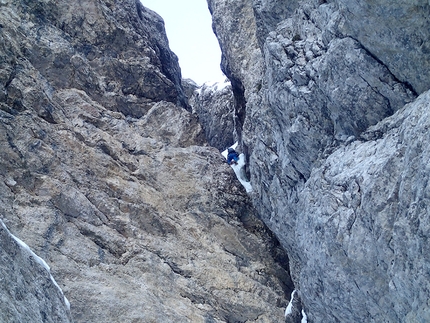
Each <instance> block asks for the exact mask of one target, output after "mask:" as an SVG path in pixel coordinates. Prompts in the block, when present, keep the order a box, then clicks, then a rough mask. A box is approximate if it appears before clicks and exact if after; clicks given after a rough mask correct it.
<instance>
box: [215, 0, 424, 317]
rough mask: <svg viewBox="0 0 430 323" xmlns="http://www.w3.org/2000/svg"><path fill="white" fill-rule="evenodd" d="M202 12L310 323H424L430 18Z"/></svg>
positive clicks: (227, 5)
mask: <svg viewBox="0 0 430 323" xmlns="http://www.w3.org/2000/svg"><path fill="white" fill-rule="evenodd" d="M208 4H209V8H210V9H211V12H212V15H213V22H214V31H215V33H216V35H217V37H218V39H219V42H220V45H221V48H222V50H223V57H224V59H223V66H224V67H223V69H224V72H225V73H226V75H227V76H228V77H229V78H230V79H231V80H232V87H233V91H234V93H235V96H236V97H242V101H241V102H242V104H239V105H238V106H237V107H236V111H237V112H238V118H240V119H241V121H242V124H243V129H242V132H241V135H242V143H241V144H242V145H243V147H245V150H246V151H247V153H248V159H249V171H250V174H251V184H252V186H253V188H254V191H255V192H254V195H253V203H254V205H255V206H256V208H257V210H258V212H259V214H260V216H261V217H262V218H263V220H264V221H265V223H266V224H267V225H268V226H269V227H270V228H271V229H272V230H273V232H275V234H276V235H277V237H278V238H279V240H280V241H281V244H282V245H283V246H284V247H285V248H286V249H287V251H288V255H289V258H290V265H291V274H292V277H293V281H294V284H295V287H296V288H297V289H298V290H299V291H300V296H301V299H302V303H303V304H302V305H303V308H304V310H305V312H306V313H307V314H308V320H309V321H310V322H363V321H366V322H399V321H403V322H427V321H429V320H430V313H429V311H428V310H427V308H428V296H427V295H428V290H429V284H428V281H429V277H430V273H429V271H428V268H429V264H430V259H429V256H428V254H429V253H428V252H427V247H425V245H426V241H427V240H428V233H426V228H427V227H428V225H429V220H428V219H427V217H426V214H428V213H427V198H428V192H429V186H428V182H427V180H426V178H427V175H426V170H427V169H428V162H427V158H426V155H427V154H428V149H427V148H425V146H426V145H425V143H426V142H427V141H428V139H429V138H428V136H427V131H426V130H423V129H426V127H427V126H428V112H427V109H428V103H427V101H426V98H428V95H429V94H428V93H427V92H425V91H426V90H427V89H429V88H430V84H429V82H430V73H429V71H430V69H428V68H426V66H428V63H429V62H428V53H427V49H428V46H429V44H430V43H429V37H430V32H429V30H430V28H429V20H428V18H427V16H428V4H421V5H418V4H417V3H411V2H400V3H399V2H396V3H393V2H390V1H384V0H381V1H376V2H375V1H361V2H360V3H356V2H353V1H342V0H338V1H300V2H299V1H281V0H279V1H278V0H254V1H251V0H241V1H234V3H233V2H226V1H222V0H208ZM239 13H240V14H239ZM247 64H249V65H247ZM418 94H422V95H421V96H420V97H419V99H417V100H416V101H414V100H415V99H416V97H417V95H418ZM411 102H414V103H411ZM426 107H427V108H426ZM418 125H419V126H418ZM420 129H421V130H420Z"/></svg>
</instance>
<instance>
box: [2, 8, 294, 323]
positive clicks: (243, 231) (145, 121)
mask: <svg viewBox="0 0 430 323" xmlns="http://www.w3.org/2000/svg"><path fill="white" fill-rule="evenodd" d="M0 8H1V10H0V65H1V68H0V217H1V219H2V220H3V221H4V223H5V224H6V225H7V227H8V228H9V230H10V231H11V232H12V233H13V234H14V235H16V236H17V237H18V238H20V239H21V240H23V241H24V242H25V243H27V244H28V245H29V246H30V248H32V249H33V250H34V251H35V252H36V254H38V255H39V256H41V257H42V258H43V259H45V260H46V262H47V263H48V264H49V266H50V267H51V271H52V275H53V277H54V278H55V279H56V281H57V282H58V284H59V286H60V287H61V288H62V290H63V292H64V293H65V295H66V297H67V298H68V299H69V301H70V303H71V316H72V318H73V321H74V322H85V323H87V322H136V323H137V322H202V323H203V322H205V323H207V322H280V321H282V320H283V317H284V309H285V307H286V305H287V302H288V299H287V296H288V295H289V293H290V292H291V289H292V284H291V280H290V277H289V273H288V271H287V268H288V258H287V256H286V254H285V252H284V251H283V249H282V248H281V247H280V246H279V243H278V242H277V240H276V239H275V238H274V237H273V235H272V234H271V233H270V232H269V231H268V230H267V229H266V227H265V226H264V225H263V223H262V222H261V221H260V220H259V219H258V218H257V217H256V216H255V211H254V209H253V208H252V207H251V203H250V200H249V198H248V196H247V194H246V192H245V190H244V189H243V188H242V187H241V185H240V184H239V183H238V182H237V181H236V180H235V177H234V173H233V171H232V170H231V169H230V167H229V166H228V165H226V163H225V161H224V159H223V157H222V156H221V155H220V154H219V152H218V150H217V149H215V148H211V147H210V146H209V145H208V144H207V141H206V139H205V133H204V131H203V130H202V127H201V125H200V124H199V123H198V120H197V118H196V116H195V115H193V114H192V113H191V112H190V111H191V108H190V107H189V105H188V102H187V100H186V95H185V91H184V89H183V86H182V84H181V75H180V69H179V66H178V62H177V59H176V56H175V55H174V54H173V53H172V52H171V51H170V49H169V48H168V42H167V39H166V36H165V33H164V25H163V21H162V19H161V18H160V17H159V16H158V15H157V14H155V13H154V12H152V11H150V10H148V9H146V8H144V7H143V6H142V5H141V4H140V2H139V1H135V0H126V1H114V0H82V1H66V0H55V1H54V0H43V1H28V0H22V1H21V0H20V1H15V0H13V1H12V0H2V1H0ZM0 233H1V232H0ZM1 234H3V233H1ZM9 240H10V239H9ZM5 243H6V244H7V245H8V247H7V248H4V247H3V240H2V248H1V250H0V253H1V257H2V259H5V258H4V257H6V253H7V252H8V250H9V242H5ZM10 248H12V247H10ZM16 261H18V259H16ZM16 266H18V265H17V264H16ZM27 269H28V268H27ZM1 270H2V273H1V274H2V275H1V276H2V281H4V282H5V283H7V282H8V280H3V279H9V278H5V276H7V275H5V269H4V268H3V267H1ZM29 270H31V268H30V269H29ZM22 276H23V277H24V278H23V279H28V277H30V276H28V277H27V274H26V273H25V272H22ZM10 279H12V278H10ZM25 283H26V281H25V282H24V286H26V287H27V288H30V287H31V286H32V285H30V283H28V284H27V285H25ZM45 283H46V282H45V281H43V280H38V281H36V282H35V283H34V284H36V285H37V284H45ZM8 286H14V285H10V284H8ZM20 288H21V287H20ZM49 288H51V287H49V286H47V289H49ZM35 290H40V289H37V288H35ZM15 291H16V293H15V294H13V293H12V297H11V299H10V302H11V305H14V304H16V305H18V304H19V305H20V306H22V307H23V308H27V309H31V308H32V303H31V302H25V300H26V299H24V301H22V300H21V298H22V297H21V296H22V293H18V291H17V290H15ZM39 296H40V297H42V295H40V294H38V295H37V297H39ZM20 297H21V298H20ZM2 301H3V300H2ZM46 301H47V305H46V306H56V304H57V303H55V301H52V302H51V303H49V300H46ZM49 304H50V305H49ZM2 308H3V307H2ZM45 313H46V315H48V316H49V315H50V314H49V313H48V312H46V311H45ZM11 317H12V318H11V319H12V320H11V321H10V322H15V321H18V320H19V318H18V317H17V316H14V314H13V313H12V314H11ZM53 317H55V316H53ZM13 319H15V321H13ZM52 319H54V318H52ZM54 320H55V319H54ZM45 321H46V320H43V317H42V322H45ZM35 322H36V321H35ZM55 322H59V320H55Z"/></svg>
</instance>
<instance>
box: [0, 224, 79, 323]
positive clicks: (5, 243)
mask: <svg viewBox="0 0 430 323" xmlns="http://www.w3.org/2000/svg"><path fill="white" fill-rule="evenodd" d="M0 245H1V249H0V272H1V274H2V276H1V279H0V288H1V294H0V321H1V322H8V323H20V322H34V323H63V322H64V323H70V322H72V319H71V316H70V309H69V308H68V303H67V300H66V299H65V298H64V295H63V293H62V291H61V290H60V289H59V288H58V285H57V284H56V282H55V280H54V279H53V278H52V276H51V274H50V272H49V270H48V269H49V268H46V267H45V266H46V263H44V261H43V260H42V259H40V258H39V257H38V256H37V255H35V254H34V253H33V252H32V251H31V250H30V249H29V248H28V246H26V245H23V244H22V241H19V240H17V239H16V237H14V236H12V235H11V234H10V232H9V230H8V229H7V228H6V226H5V225H4V223H3V222H2V221H1V220H0Z"/></svg>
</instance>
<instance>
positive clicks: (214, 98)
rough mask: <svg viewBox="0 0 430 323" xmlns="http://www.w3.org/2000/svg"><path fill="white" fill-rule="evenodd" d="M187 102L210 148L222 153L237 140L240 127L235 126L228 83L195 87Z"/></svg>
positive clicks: (233, 107) (232, 102)
mask: <svg viewBox="0 0 430 323" xmlns="http://www.w3.org/2000/svg"><path fill="white" fill-rule="evenodd" d="M189 102H190V105H191V107H192V110H193V112H194V113H195V114H196V115H197V116H198V118H199V122H200V123H201V125H202V127H203V130H204V132H205V136H206V139H207V140H208V143H209V144H210V145H211V146H212V147H215V148H217V149H218V150H219V151H224V150H225V149H227V148H228V147H230V146H232V145H233V144H234V143H235V142H237V141H238V140H239V135H238V133H239V132H238V129H239V131H241V129H242V127H241V125H240V124H237V123H238V122H237V115H236V113H235V106H236V105H235V100H234V95H233V92H232V89H231V85H230V83H229V82H225V83H214V84H210V83H205V84H203V85H202V86H200V87H198V88H197V87H195V88H194V91H193V92H192V93H191V95H190V100H189Z"/></svg>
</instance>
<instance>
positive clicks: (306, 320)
mask: <svg viewBox="0 0 430 323" xmlns="http://www.w3.org/2000/svg"><path fill="white" fill-rule="evenodd" d="M302 316H303V317H302V323H308V317H307V316H306V313H305V311H304V310H302Z"/></svg>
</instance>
